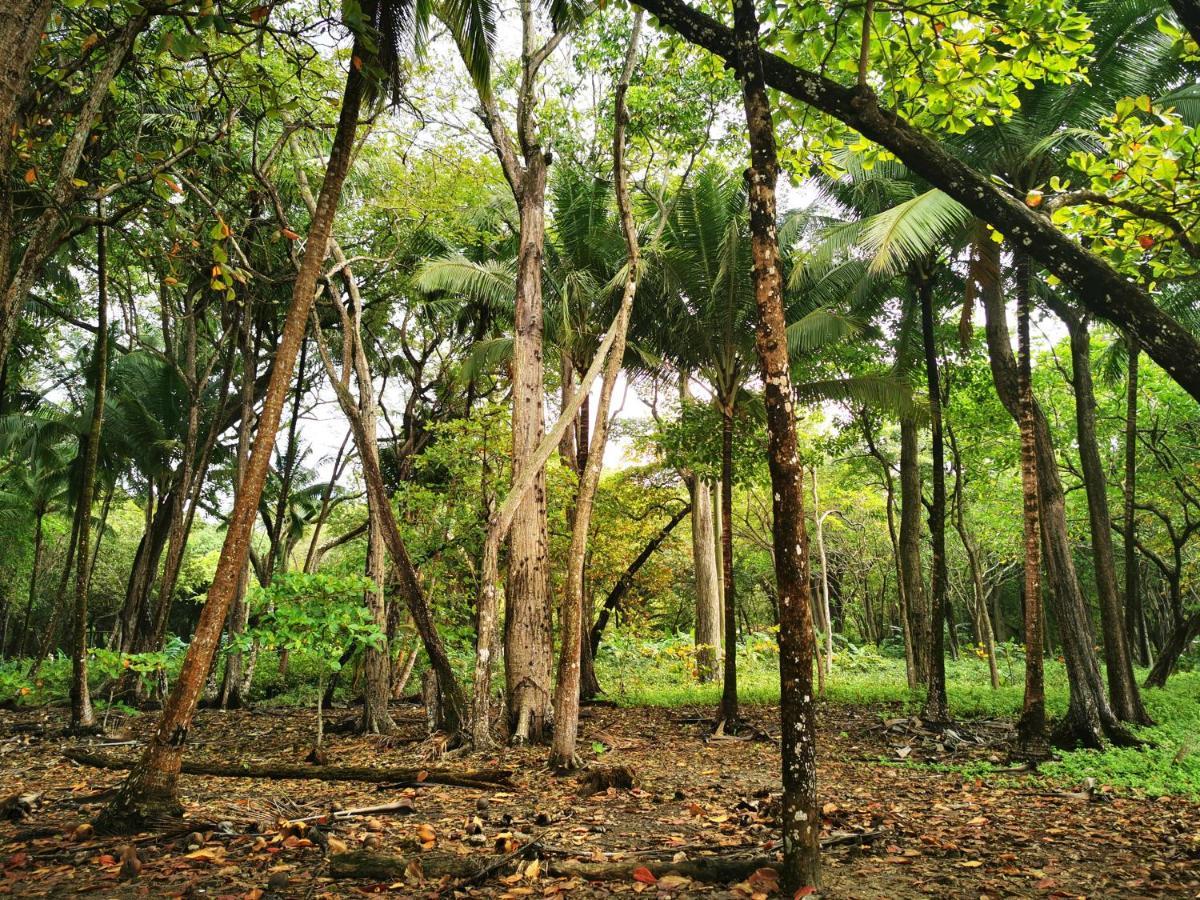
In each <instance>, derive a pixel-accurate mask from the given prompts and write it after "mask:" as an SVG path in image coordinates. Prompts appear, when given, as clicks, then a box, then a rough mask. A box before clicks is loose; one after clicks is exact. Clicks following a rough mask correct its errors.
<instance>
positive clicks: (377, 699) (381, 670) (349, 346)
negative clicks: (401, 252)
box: [276, 134, 458, 734]
mask: <svg viewBox="0 0 1200 900" xmlns="http://www.w3.org/2000/svg"><path fill="white" fill-rule="evenodd" d="M291 147H292V152H293V153H294V154H295V155H296V156H297V157H299V155H300V153H299V144H298V142H297V140H296V137H295V135H294V134H293V135H292V137H291ZM296 180H297V184H298V185H299V187H300V194H301V196H302V197H303V199H304V202H305V204H306V205H307V206H308V209H309V212H310V213H315V211H316V208H317V201H316V199H315V198H314V197H313V195H312V190H311V188H310V187H309V184H308V176H307V175H306V174H305V172H304V170H303V169H302V168H297V169H296ZM330 250H331V251H332V252H333V259H334V262H336V263H337V266H338V269H339V270H340V275H341V280H342V282H343V283H344V284H345V286H346V294H347V296H349V298H350V310H349V313H348V314H347V310H346V308H345V304H343V303H341V302H340V301H339V300H338V299H337V298H336V297H335V298H333V301H334V303H335V305H336V306H337V309H338V313H339V315H340V316H341V319H342V327H343V329H344V330H345V331H346V332H347V335H348V338H349V340H348V341H346V342H345V345H344V346H345V349H344V351H343V358H342V373H341V379H340V381H339V382H338V386H339V390H338V399H339V401H340V402H341V404H342V407H343V411H345V409H346V407H347V405H348V402H349V400H350V398H349V396H348V392H347V391H346V389H345V386H346V384H347V383H348V381H349V378H350V372H351V370H353V371H354V373H355V378H356V381H357V382H358V408H357V414H356V415H355V416H354V419H353V423H352V430H353V432H354V435H355V438H356V441H357V443H358V444H359V448H358V452H359V457H360V459H364V460H366V459H367V457H370V460H369V462H366V463H364V468H365V466H366V465H370V466H371V467H372V468H373V469H377V468H378V465H379V420H378V415H377V404H376V400H375V387H374V384H373V382H372V380H371V370H370V367H369V365H368V362H367V354H366V350H365V348H364V346H363V337H362V312H363V301H362V296H361V295H360V293H359V287H358V280H357V279H356V278H355V277H354V271H353V269H352V268H351V267H350V264H349V260H348V259H347V258H346V254H345V253H344V252H343V251H342V247H341V244H339V243H338V241H337V239H336V238H333V237H331V238H330ZM331 296H332V295H331ZM314 329H315V330H316V332H317V338H318V340H320V325H319V323H315V324H314ZM321 359H322V362H327V357H326V354H325V353H324V352H323V351H322V352H321ZM300 369H301V375H303V371H304V360H303V356H301V364H300ZM326 373H327V374H328V375H329V377H330V378H331V379H334V380H337V373H336V372H334V371H332V370H331V369H330V367H329V366H328V365H327V366H326ZM299 412H300V410H299V398H297V403H296V405H295V406H293V408H292V422H293V425H292V435H291V436H290V437H289V454H290V455H291V459H290V464H289V466H288V473H287V475H286V478H287V479H288V480H290V479H291V477H292V474H291V473H292V470H293V469H294V468H295V449H294V444H293V442H294V435H295V422H296V419H297V418H298V417H299ZM372 480H374V476H372ZM383 487H384V486H383V481H382V477H380V478H379V485H378V486H376V487H375V488H374V489H372V490H368V492H367V560H366V575H367V577H368V578H370V579H371V582H372V587H371V588H370V589H369V590H367V591H366V592H365V595H364V598H363V600H364V602H365V604H366V607H367V609H368V610H369V611H370V613H371V620H372V622H374V624H375V627H376V628H378V629H379V631H380V632H381V633H382V634H384V635H387V633H388V615H387V603H386V600H385V597H384V580H385V578H386V577H387V569H386V565H385V560H384V549H385V547H386V544H385V540H386V538H385V535H384V531H385V529H387V528H388V525H387V523H386V520H387V519H388V518H389V517H390V518H391V519H392V520H393V527H395V526H394V520H395V515H394V513H393V512H392V508H391V500H390V498H389V497H388V494H387V491H386V490H385V489H382V488H383ZM283 515H284V508H283V506H282V504H281V506H280V508H279V512H278V513H277V517H276V521H277V523H278V522H280V521H282V517H283ZM279 527H282V526H279ZM395 530H396V537H397V538H398V537H399V528H395ZM414 580H415V579H414ZM423 600H424V598H423V596H422V602H423ZM415 618H416V617H414V619H415ZM435 635H436V632H435ZM436 654H437V650H435V651H434V654H431V656H430V658H431V659H432V658H433V657H434V656H435V655H436ZM390 658H391V652H390V650H389V645H388V642H387V640H386V638H385V640H384V642H383V644H382V645H380V646H367V647H366V648H365V649H364V650H363V656H362V670H363V676H364V677H363V716H362V723H361V730H362V731H363V733H365V734H387V733H388V732H390V731H392V730H393V728H394V727H395V724H394V723H393V722H392V714H391V712H389V710H388V699H389V697H390V696H391V665H390V663H389V660H390ZM439 674H441V675H442V676H443V680H445V679H446V678H448V679H449V682H450V689H451V691H452V692H453V693H454V694H455V696H456V697H457V691H458V687H457V685H456V684H454V683H453V681H454V679H453V676H452V675H448V674H447V673H439Z"/></svg>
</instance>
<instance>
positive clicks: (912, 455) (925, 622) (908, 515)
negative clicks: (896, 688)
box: [900, 419, 940, 687]
mask: <svg viewBox="0 0 1200 900" xmlns="http://www.w3.org/2000/svg"><path fill="white" fill-rule="evenodd" d="M919 462H920V461H919V458H918V455H917V425H916V423H915V422H912V421H906V420H903V419H902V420H901V421H900V578H901V583H902V584H903V586H904V588H903V590H904V601H905V606H906V607H907V612H908V629H907V630H908V636H909V637H911V639H912V658H913V670H914V671H913V674H914V676H915V681H916V684H928V683H929V664H930V654H929V639H930V628H929V624H930V623H929V616H928V610H927V609H926V603H925V584H924V580H923V578H924V576H923V575H922V574H921V469H920V465H919ZM939 622H940V620H939ZM914 687H915V685H914Z"/></svg>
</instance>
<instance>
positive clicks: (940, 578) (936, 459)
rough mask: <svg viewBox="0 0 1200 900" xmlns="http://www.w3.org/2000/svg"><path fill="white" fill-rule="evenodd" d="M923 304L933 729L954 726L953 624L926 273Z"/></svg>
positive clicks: (928, 711)
mask: <svg viewBox="0 0 1200 900" xmlns="http://www.w3.org/2000/svg"><path fill="white" fill-rule="evenodd" d="M917 293H918V295H919V299H920V303H921V339H922V343H923V344H924V348H925V380H926V383H927V385H928V389H929V432H930V451H931V453H932V456H933V471H932V473H931V477H932V479H933V498H932V501H931V502H930V504H929V539H930V544H931V545H932V559H931V560H930V568H931V572H930V579H929V582H930V588H929V594H930V598H929V599H930V608H929V673H928V674H929V679H928V681H927V682H926V685H927V687H928V693H927V695H926V699H925V708H924V710H922V712H921V716H922V718H924V719H925V720H926V721H929V722H934V723H942V722H948V721H949V720H950V706H949V703H948V702H947V700H946V646H945V625H946V624H947V623H949V624H951V627H953V623H952V622H950V620H949V616H948V612H949V609H948V604H947V601H946V450H945V444H944V442H943V439H942V388H941V378H940V377H939V372H938V352H937V338H936V335H935V334H934V331H933V276H932V274H930V273H924V274H923V275H922V276H921V279H920V282H919V284H918V285H917Z"/></svg>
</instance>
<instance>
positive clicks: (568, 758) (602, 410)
mask: <svg viewBox="0 0 1200 900" xmlns="http://www.w3.org/2000/svg"><path fill="white" fill-rule="evenodd" d="M641 30H642V11H641V10H638V11H637V12H636V13H635V14H634V20H633V30H632V32H631V33H630V36H629V47H628V49H627V50H626V51H625V65H624V68H623V70H622V72H621V78H620V80H619V81H618V82H617V85H616V102H615V107H616V109H615V112H614V122H615V127H614V129H613V182H614V184H615V189H616V195H617V209H618V211H619V214H620V219H621V231H622V232H623V233H624V235H625V247H626V251H627V255H628V259H627V263H626V265H627V267H628V275H626V277H625V288H624V290H623V292H622V295H621V306H620V310H619V311H618V313H617V318H616V320H615V321H614V322H613V324H612V326H611V329H612V331H613V338H612V342H611V346H610V347H609V348H608V357H607V359H606V360H605V364H604V377H603V378H602V379H601V382H600V397H599V400H598V401H597V403H596V426H595V428H594V429H592V436H591V440H590V441H589V444H588V455H587V462H586V463H585V464H584V466H583V469H582V472H581V473H580V478H579V491H578V493H577V494H576V495H575V516H574V521H573V522H572V528H571V546H570V549H569V550H568V552H567V584H566V591H565V593H564V596H563V606H562V615H561V616H560V623H561V635H560V638H559V640H560V644H561V646H560V650H559V658H558V683H557V685H556V686H555V691H554V740H553V743H552V744H551V748H550V762H549V764H550V767H551V768H552V769H555V770H558V771H566V770H572V769H576V768H579V766H580V760H579V757H578V755H577V754H576V752H575V742H576V739H577V737H578V735H579V684H580V680H579V659H580V655H581V644H582V638H583V592H584V584H583V575H584V572H583V570H584V563H585V560H586V557H587V541H588V532H589V531H590V530H591V524H592V509H593V506H594V503H595V499H596V490H597V488H598V487H599V485H600V470H601V469H602V468H603V466H604V446H605V444H606V442H607V441H608V415H609V408H610V406H611V405H612V395H613V390H614V389H615V388H616V385H617V376H618V375H619V374H620V373H621V363H622V361H623V360H624V357H625V335H626V332H627V331H628V329H629V318H630V314H631V313H632V310H633V299H634V295H635V294H636V293H637V280H638V272H639V260H640V256H641V254H640V252H639V248H638V234H637V225H636V224H635V222H634V220H633V207H632V201H631V200H630V195H629V175H628V173H627V172H626V170H625V128H626V124H627V120H628V118H629V115H628V112H627V110H626V108H625V94H626V92H627V91H628V90H629V80H630V77H631V76H632V74H633V65H634V62H635V61H636V60H637V50H638V38H639V36H640V35H641Z"/></svg>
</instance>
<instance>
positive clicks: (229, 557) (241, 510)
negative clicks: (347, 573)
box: [97, 39, 366, 832]
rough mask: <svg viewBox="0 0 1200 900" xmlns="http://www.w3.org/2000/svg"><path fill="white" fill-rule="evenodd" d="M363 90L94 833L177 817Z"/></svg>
mask: <svg viewBox="0 0 1200 900" xmlns="http://www.w3.org/2000/svg"><path fill="white" fill-rule="evenodd" d="M355 45H356V46H355V51H354V52H355V53H357V54H360V55H361V54H365V53H366V49H365V48H363V47H362V46H361V41H360V40H357V39H356V41H355ZM364 89H365V79H364V76H363V75H362V74H361V73H360V71H359V69H358V68H357V67H355V66H351V67H350V69H349V72H348V74H347V77H346V87H345V92H344V93H343V96H342V105H341V112H340V115H339V117H338V124H337V129H336V130H335V132H334V138H333V146H332V149H331V152H330V156H329V162H328V164H327V167H326V174H325V180H324V181H323V182H322V184H321V194H320V198H319V199H318V201H317V211H316V214H315V215H313V217H312V221H311V222H310V225H309V233H308V240H307V242H306V244H305V248H304V257H303V260H302V262H301V265H300V269H299V271H298V272H297V273H296V280H295V282H294V283H293V286H292V299H291V303H290V305H289V307H288V312H287V317H286V319H285V320H284V326H283V331H282V333H281V335H280V340H279V346H278V349H277V350H276V355H275V365H274V368H273V369H272V371H271V378H270V381H269V382H268V385H267V391H266V397H265V399H264V401H263V408H262V415H261V418H260V420H259V426H258V430H257V432H256V434H255V436H254V446H253V449H252V450H251V453H250V461H249V464H248V465H247V467H246V477H245V479H244V481H243V482H242V490H241V491H240V492H239V493H238V495H237V496H236V497H235V499H234V504H233V512H232V513H231V515H230V517H229V524H228V527H227V530H226V534H225V542H224V544H223V546H222V548H221V555H220V558H219V559H218V562H217V568H216V572H215V573H214V575H213V581H212V585H211V587H210V588H209V592H208V598H207V600H206V602H205V604H204V606H203V608H202V610H201V612H200V619H199V621H198V622H197V624H196V629H195V632H194V634H193V637H192V642H191V644H190V645H189V646H188V651H187V654H186V655H185V656H184V659H183V665H182V667H181V669H180V673H179V677H178V678H177V679H176V681H175V686H174V688H173V689H172V691H171V694H170V696H169V697H168V698H167V701H166V703H165V704H164V705H163V711H162V716H161V718H160V720H159V724H158V728H157V730H156V731H155V733H154V735H152V736H151V738H150V740H149V743H148V745H147V747H146V750H145V752H144V753H143V754H142V757H141V759H140V760H139V761H138V763H137V764H136V765H135V767H134V768H133V769H132V770H131V771H130V773H129V775H128V777H127V778H126V779H125V781H124V782H123V783H122V785H121V787H120V788H119V789H118V791H117V793H116V795H115V796H114V797H113V799H112V800H111V801H110V803H109V804H108V806H107V807H105V809H104V810H103V811H102V812H101V813H100V816H99V819H98V820H97V829H98V830H100V831H102V832H128V831H136V830H138V829H139V828H140V827H142V826H144V825H145V823H146V822H148V821H150V820H152V819H153V818H154V816H155V815H156V814H161V813H166V814H168V815H172V816H175V815H179V813H180V812H181V811H182V810H181V807H180V805H179V800H178V796H177V782H178V776H179V767H180V765H181V763H182V761H183V748H184V744H185V742H186V741H187V736H188V731H189V729H190V727H191V723H192V716H193V715H194V714H195V711H196V703H197V701H198V700H199V697H200V692H201V691H202V690H203V688H204V680H205V677H206V676H207V674H208V670H209V666H210V664H211V662H212V658H213V654H214V653H216V650H217V645H218V643H219V642H220V638H221V631H222V628H223V626H224V623H225V618H226V616H227V614H228V612H229V606H230V603H231V602H232V600H233V597H234V594H235V593H236V592H237V585H238V582H239V580H240V579H241V576H242V570H243V569H244V568H245V565H246V556H247V554H248V552H249V543H250V536H251V533H252V531H253V528H254V521H255V518H256V517H257V513H258V504H259V500H260V498H261V497H262V490H263V485H264V483H265V481H266V477H267V470H268V468H269V467H270V463H271V455H272V453H273V452H274V446H275V438H276V435H277V433H278V430H279V421H280V418H281V417H282V414H283V404H284V402H285V400H286V399H287V394H288V387H289V385H290V383H291V380H292V374H293V369H294V367H295V364H296V357H297V356H298V355H299V352H300V345H301V343H303V341H304V332H305V330H306V328H307V325H308V314H309V310H310V309H311V308H312V304H313V300H314V298H315V296H316V288H317V279H318V277H319V276H320V274H321V269H322V261H323V260H324V258H325V254H326V252H327V249H328V245H329V238H330V235H331V233H332V230H333V220H334V216H335V214H336V212H337V204H338V200H339V198H340V197H341V193H342V184H343V182H344V181H345V178H346V173H347V171H348V170H349V167H350V160H351V156H352V154H353V150H354V137H355V133H356V131H357V129H358V114H359V109H360V108H361V106H362V101H363V94H364Z"/></svg>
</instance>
